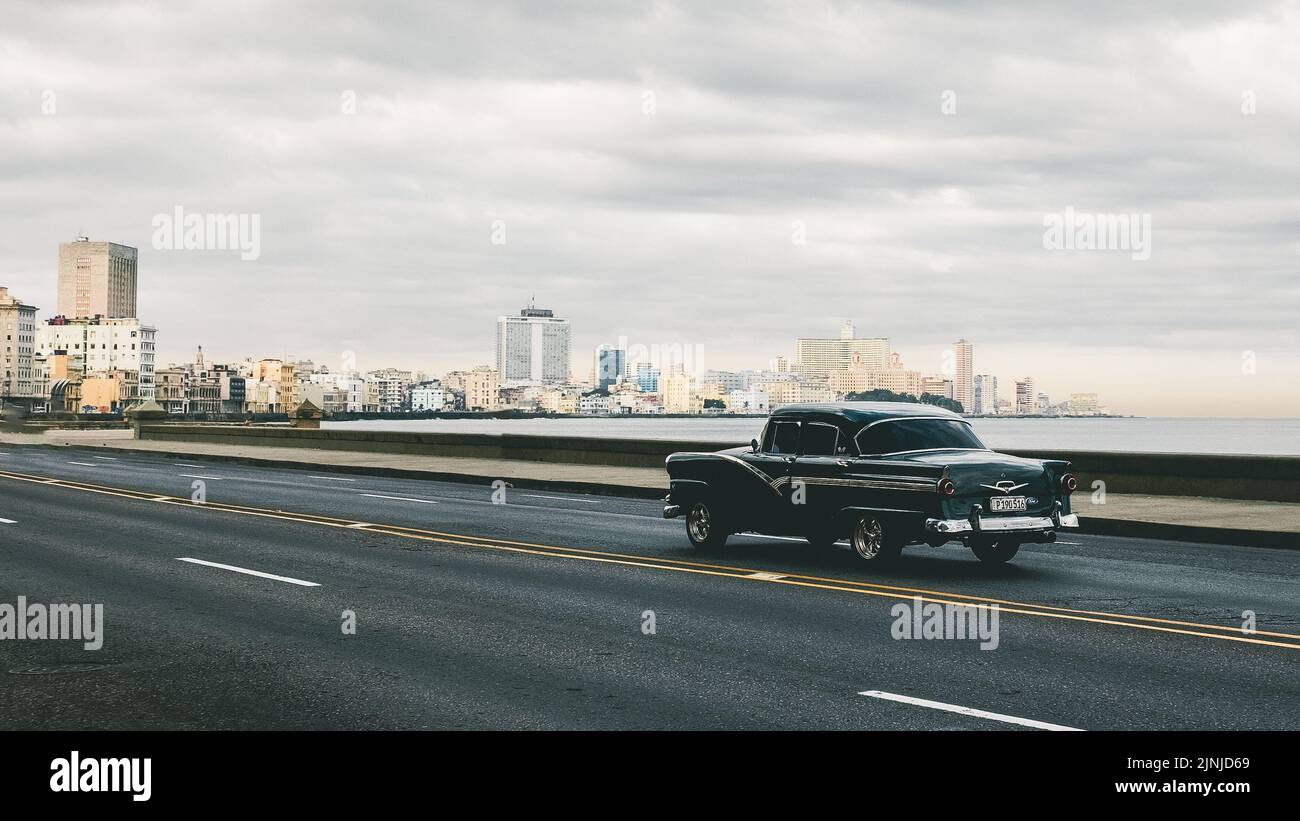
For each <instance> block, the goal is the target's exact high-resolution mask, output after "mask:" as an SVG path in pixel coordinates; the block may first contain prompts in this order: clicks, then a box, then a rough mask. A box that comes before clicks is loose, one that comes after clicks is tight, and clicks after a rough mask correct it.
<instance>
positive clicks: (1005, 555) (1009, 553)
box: [970, 542, 1020, 564]
mask: <svg viewBox="0 0 1300 821" xmlns="http://www.w3.org/2000/svg"><path fill="white" fill-rule="evenodd" d="M970 549H971V550H972V551H973V552H974V553H975V557H976V558H977V559H979V560H980V561H982V562H985V563H987V564H1006V563H1007V562H1009V561H1011V560H1012V559H1013V558H1015V555H1016V553H1017V552H1018V551H1019V550H1020V543H1019V542H974V543H972V544H971V546H970Z"/></svg>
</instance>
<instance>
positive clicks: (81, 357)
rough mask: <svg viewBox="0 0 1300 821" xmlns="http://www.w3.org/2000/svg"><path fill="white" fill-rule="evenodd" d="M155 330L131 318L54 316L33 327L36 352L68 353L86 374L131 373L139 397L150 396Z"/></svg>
mask: <svg viewBox="0 0 1300 821" xmlns="http://www.w3.org/2000/svg"><path fill="white" fill-rule="evenodd" d="M157 333H158V331H157V329H156V328H154V327H152V326H149V325H143V324H141V323H140V320H138V319H134V318H127V317H121V318H113V319H110V318H106V317H95V318H89V319H87V318H81V319H69V318H68V317H63V316H56V317H54V318H53V319H48V320H46V321H45V322H42V323H41V324H40V325H38V326H37V328H36V353H38V354H40V355H42V356H45V357H49V356H52V355H53V354H55V353H58V352H64V353H67V354H68V359H69V361H70V362H71V363H73V364H74V365H79V366H80V367H81V369H82V371H83V372H84V373H86V374H87V375H89V374H92V373H98V372H103V371H135V372H137V373H138V374H139V377H140V394H139V396H138V397H130V398H131V399H132V400H134V399H142V400H143V399H152V398H153V396H154V367H155V365H154V356H155V354H154V351H155V347H156V344H157V342H156V338H157Z"/></svg>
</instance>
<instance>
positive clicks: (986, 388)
mask: <svg viewBox="0 0 1300 821" xmlns="http://www.w3.org/2000/svg"><path fill="white" fill-rule="evenodd" d="M974 392H975V398H974V404H975V409H974V410H973V411H970V412H971V413H977V414H988V415H993V414H996V413H997V412H998V378H997V377H996V376H993V375H992V374H987V373H982V374H979V375H978V376H976V377H975V391H974Z"/></svg>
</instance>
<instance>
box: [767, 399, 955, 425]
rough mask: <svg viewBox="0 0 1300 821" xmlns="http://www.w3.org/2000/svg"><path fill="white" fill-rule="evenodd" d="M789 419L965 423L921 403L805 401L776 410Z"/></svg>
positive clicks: (778, 416) (775, 413) (863, 422)
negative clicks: (935, 418)
mask: <svg viewBox="0 0 1300 821" xmlns="http://www.w3.org/2000/svg"><path fill="white" fill-rule="evenodd" d="M786 416H797V417H804V416H838V417H841V418H842V419H845V420H846V421H849V422H852V423H854V424H866V423H870V422H879V421H881V420H884V419H899V418H907V417H922V416H938V417H942V418H945V419H956V420H958V421H964V420H962V417H961V415H960V414H956V413H953V412H952V411H950V410H947V409H945V408H941V407H939V406H937V405H925V404H921V403H919V402H805V403H800V404H795V405H785V406H783V407H780V408H777V409H776V410H774V411H772V418H774V419H777V418H781V417H786Z"/></svg>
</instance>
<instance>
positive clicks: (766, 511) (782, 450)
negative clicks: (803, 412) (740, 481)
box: [742, 419, 799, 532]
mask: <svg viewBox="0 0 1300 821" xmlns="http://www.w3.org/2000/svg"><path fill="white" fill-rule="evenodd" d="M798 455H799V420H797V419H773V420H771V421H769V422H768V424H767V427H766V428H765V429H764V430H763V441H762V442H761V443H760V444H759V448H758V452H757V453H747V454H745V455H744V457H742V458H744V460H745V461H746V462H747V463H749V464H750V465H752V466H753V467H754V469H755V470H757V471H758V472H760V473H761V474H762V475H763V476H765V477H767V482H768V486H769V490H768V491H765V492H764V493H763V498H761V499H752V500H750V502H751V504H752V505H753V507H752V511H751V512H752V516H753V518H754V520H755V521H756V523H757V524H756V526H757V527H758V528H760V529H765V530H769V531H778V532H781V531H785V530H788V529H789V520H790V482H789V478H790V465H791V463H793V462H794V460H795V459H796V458H798Z"/></svg>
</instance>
